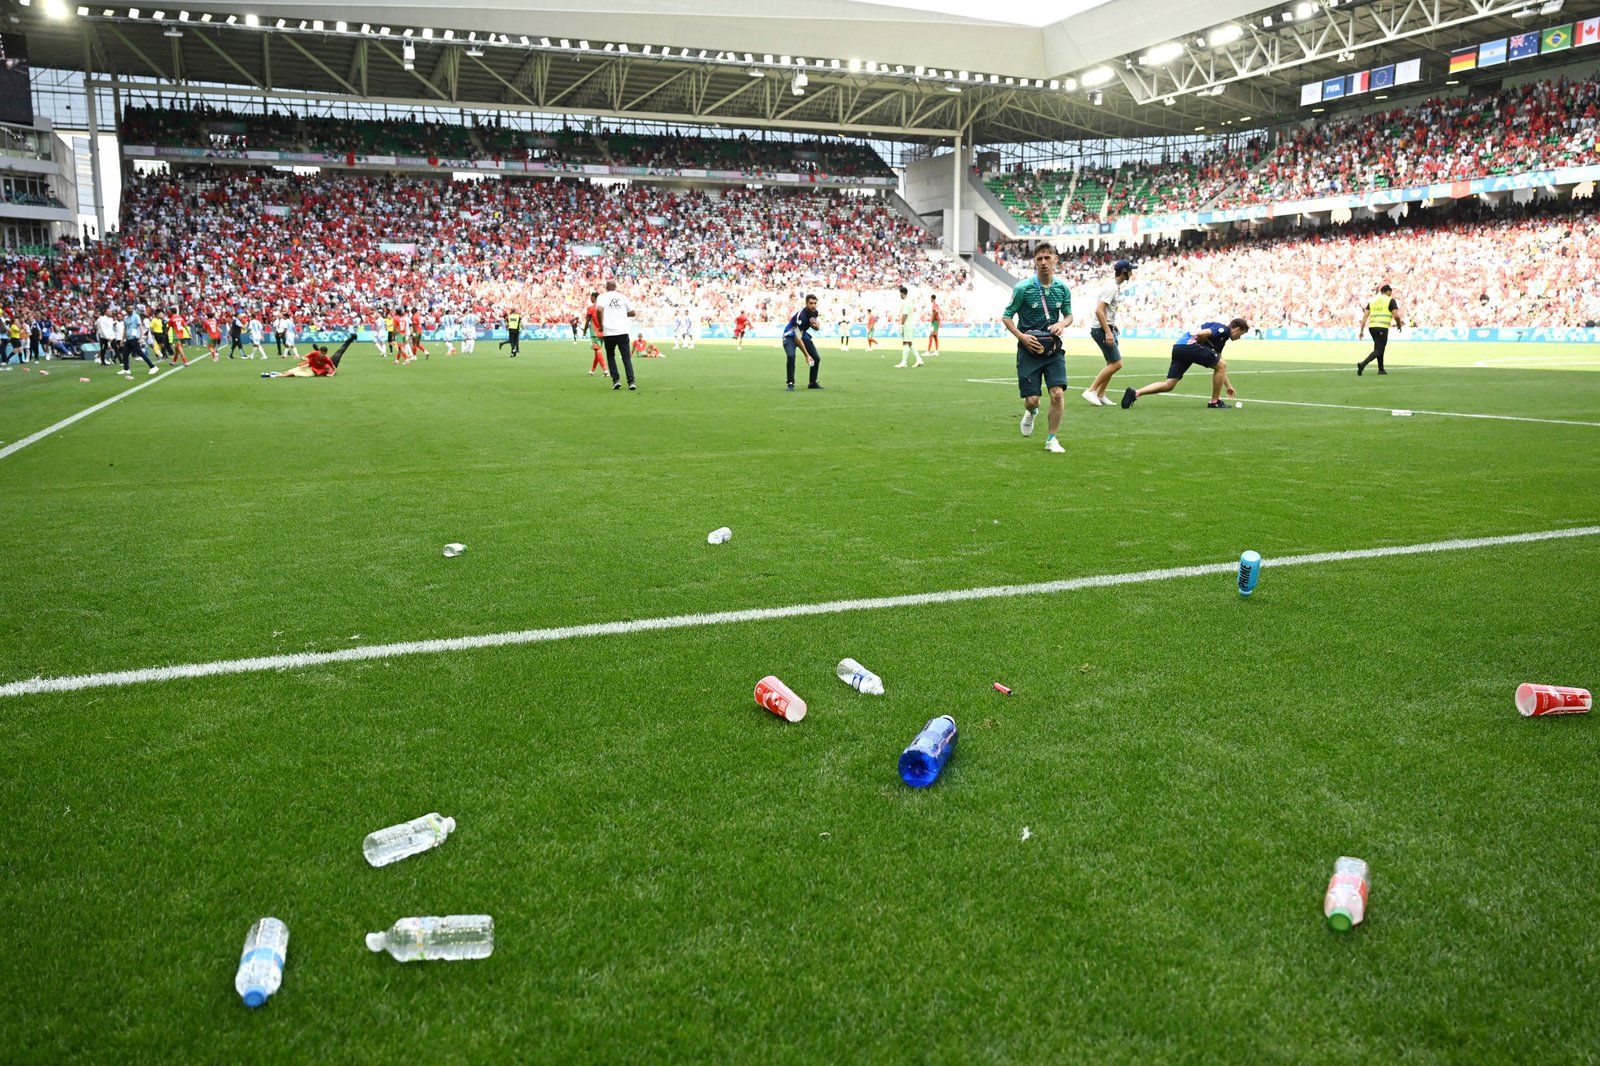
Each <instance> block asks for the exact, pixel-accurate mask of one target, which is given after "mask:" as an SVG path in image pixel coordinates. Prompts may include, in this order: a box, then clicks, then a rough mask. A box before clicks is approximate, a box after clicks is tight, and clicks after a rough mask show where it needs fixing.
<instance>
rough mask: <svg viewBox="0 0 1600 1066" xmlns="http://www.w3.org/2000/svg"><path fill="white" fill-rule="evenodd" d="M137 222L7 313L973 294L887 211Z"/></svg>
mask: <svg viewBox="0 0 1600 1066" xmlns="http://www.w3.org/2000/svg"><path fill="white" fill-rule="evenodd" d="M122 212H123V229H122V233H121V236H120V238H119V239H118V240H116V241H114V242H107V243H106V244H104V245H101V246H99V247H96V248H94V249H93V250H91V251H87V252H71V251H68V252H65V253H63V254H62V255H60V256H59V257H57V258H56V259H55V260H54V261H48V260H44V259H40V258H38V257H31V256H23V257H18V258H13V259H10V260H7V261H5V263H4V266H3V267H0V293H3V294H4V296H5V298H6V300H8V301H9V302H10V304H11V305H13V306H21V307H25V308H29V309H31V312H32V313H35V314H49V315H50V316H52V317H53V318H55V319H56V320H60V321H67V322H70V323H72V324H73V325H74V326H79V325H83V324H86V323H88V322H89V321H91V320H92V319H93V317H94V315H95V314H97V313H98V311H99V309H100V308H102V307H103V306H105V305H107V304H117V305H121V306H126V305H128V304H130V303H136V302H137V303H144V304H146V305H149V304H152V303H160V304H162V305H164V306H171V305H173V304H176V305H177V306H180V307H182V308H184V309H185V310H188V311H190V313H191V314H193V313H194V312H196V311H198V310H212V311H217V312H231V311H232V309H234V308H239V309H241V310H242V311H243V312H244V313H245V314H246V315H247V316H248V315H250V314H267V313H269V312H273V311H276V310H277V309H280V308H281V309H287V310H289V311H290V312H291V313H292V314H294V315H295V316H296V318H297V319H298V320H300V321H301V322H303V323H306V322H309V323H322V324H327V325H329V326H330V327H334V326H340V327H342V326H346V325H360V324H363V323H369V322H371V321H372V319H373V318H374V317H375V316H377V315H379V314H381V313H383V312H385V311H387V310H392V309H394V308H397V307H407V308H411V307H420V308H424V309H427V308H442V307H446V306H448V307H454V308H459V309H467V308H471V309H473V310H476V311H478V313H479V314H480V315H481V316H483V317H484V319H485V321H486V322H488V321H490V320H491V319H492V318H493V316H494V315H495V314H496V313H497V312H498V311H500V310H504V309H511V308H514V309H516V310H518V311H519V312H520V313H521V314H522V315H523V316H524V318H525V320H527V321H529V322H534V323H565V322H567V321H569V320H570V319H571V317H572V316H573V315H574V314H575V313H576V312H577V310H578V309H579V308H580V307H582V306H583V304H584V303H586V302H587V294H588V292H589V291H590V290H591V289H593V288H595V287H597V286H598V284H599V283H600V282H601V281H602V280H603V279H604V278H606V277H611V276H619V277H621V278H622V279H623V281H624V284H626V285H627V286H628V289H629V293H630V296H632V297H633V298H634V300H635V302H636V303H637V304H639V305H640V306H641V307H643V308H646V309H649V310H652V311H653V312H654V313H657V314H659V315H660V316H662V317H663V318H670V317H671V314H672V313H673V309H675V308H676V307H679V306H685V305H690V306H694V307H697V308H699V309H700V310H701V311H702V313H704V314H706V315H708V316H713V317H726V318H730V319H731V317H732V315H733V314H734V313H736V312H737V311H738V310H740V309H744V310H746V311H749V312H751V313H752V314H753V315H754V316H755V317H756V318H757V320H758V321H761V320H764V319H765V318H767V317H768V316H769V315H770V316H774V317H780V318H781V317H783V316H786V315H787V314H788V313H789V312H790V311H791V310H792V307H791V305H792V304H794V303H795V302H796V298H797V297H798V296H799V295H801V290H802V289H806V290H810V289H817V290H822V291H826V292H830V293H833V294H835V296H836V298H840V299H845V300H849V301H854V302H857V303H860V302H865V301H872V300H877V299H878V298H879V297H882V299H883V301H884V302H883V303H882V306H883V307H888V306H890V304H889V302H888V300H889V297H888V295H887V294H888V293H889V292H891V291H892V290H893V288H894V287H896V286H898V285H900V284H910V285H913V286H916V287H918V289H919V290H920V291H923V292H929V291H932V292H937V293H939V294H940V295H941V297H942V302H945V303H946V312H945V314H946V318H947V319H950V320H952V321H954V320H957V319H958V318H959V316H960V315H961V314H962V313H963V311H964V304H963V299H964V297H963V293H964V292H965V291H966V290H967V289H968V288H969V281H968V277H967V274H966V270H965V268H964V267H963V266H959V265H957V264H955V263H953V262H952V261H951V260H950V259H949V258H948V257H947V256H945V255H943V254H942V253H937V252H935V251H934V249H933V242H932V238H930V237H929V236H928V235H927V234H926V233H925V232H924V231H922V230H920V229H919V228H917V227H916V226H914V225H913V224H912V223H910V222H908V221H907V220H905V219H903V218H902V217H900V216H899V215H898V214H896V213H895V212H894V211H893V210H892V209H891V208H890V207H889V206H888V205H887V204H886V203H885V201H883V200H881V199H878V198H875V197H870V196H857V195H850V194H847V193H838V192H834V193H825V192H819V191H812V190H803V191H785V190H779V189H771V188H767V189H745V188H737V189H722V190H710V191H685V190H669V189H666V188H662V187H658V186H653V185H648V184H614V185H600V184H592V183H589V182H586V181H576V180H568V181H503V182H502V181H485V182H452V181H443V180H433V179H423V178H394V177H366V176H357V175H349V174H338V175H333V174H323V175H320V176H317V177H289V176H285V175H281V174H277V173H273V172H270V171H268V172H258V171H246V170H238V169H234V168H206V167H196V168H192V169H190V170H187V171H184V172H181V173H179V174H177V175H174V176H162V177H154V176H152V177H145V178H137V177H136V178H134V179H132V180H131V181H130V183H129V184H128V185H127V186H126V187H125V190H124V198H123V208H122ZM646 320H647V321H650V319H649V318H647V319H646Z"/></svg>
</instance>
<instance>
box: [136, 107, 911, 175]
mask: <svg viewBox="0 0 1600 1066" xmlns="http://www.w3.org/2000/svg"><path fill="white" fill-rule="evenodd" d="M121 133H122V140H123V142H124V143H126V144H143V145H159V146H163V147H170V148H209V149H213V150H217V151H250V150H256V151H283V152H325V153H333V154H341V153H342V154H357V155H395V154H402V155H414V156H422V157H425V158H428V157H431V158H439V159H462V160H481V159H535V158H536V159H542V160H545V161H550V162H563V163H575V164H585V163H591V164H601V163H617V164H620V165H625V166H640V167H649V168H660V169H672V170H677V169H683V168H699V169H705V170H736V171H747V172H758V173H759V172H767V173H777V172H791V173H793V172H798V173H825V174H831V175H839V176H848V177H865V176H873V177H889V176H891V175H892V171H890V169H889V167H888V166H887V164H885V163H884V161H883V160H882V159H881V158H880V157H879V156H878V154H877V153H876V152H874V151H873V150H872V149H871V148H869V147H867V146H866V145H862V144H857V143H854V142H848V141H823V140H808V141H792V140H773V141H768V140H765V139H761V138H759V137H757V138H752V137H749V136H748V135H744V136H739V137H699V136H690V135H687V134H641V133H627V132H619V131H613V130H600V131H598V132H597V133H596V134H594V135H590V134H588V133H583V132H580V131H577V130H572V129H562V130H557V131H552V132H548V133H530V132H529V131H527V130H519V129H512V128H509V127H506V126H503V125H501V124H499V123H498V122H497V121H495V120H492V119H491V120H488V121H480V122H478V123H476V124H474V125H472V126H462V125H454V124H447V123H441V122H426V121H419V120H416V119H415V118H412V119H404V120H383V121H378V120H352V119H347V118H318V117H301V116H292V115H285V114H282V113H269V114H265V115H261V114H244V113H239V112H233V111H226V110H222V109H219V108H214V107H210V106H206V105H197V106H195V107H192V108H187V109H180V108H150V107H133V106H130V107H129V108H127V109H126V112H125V115H124V118H123V122H122V130H121Z"/></svg>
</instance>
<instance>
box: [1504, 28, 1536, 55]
mask: <svg viewBox="0 0 1600 1066" xmlns="http://www.w3.org/2000/svg"><path fill="white" fill-rule="evenodd" d="M1506 54H1507V55H1509V56H1510V57H1511V58H1512V59H1531V58H1533V57H1534V56H1536V55H1538V54H1539V34H1538V32H1537V31H1535V32H1532V33H1519V34H1517V35H1515V36H1514V37H1512V38H1511V40H1510V42H1509V43H1508V44H1507V45H1506Z"/></svg>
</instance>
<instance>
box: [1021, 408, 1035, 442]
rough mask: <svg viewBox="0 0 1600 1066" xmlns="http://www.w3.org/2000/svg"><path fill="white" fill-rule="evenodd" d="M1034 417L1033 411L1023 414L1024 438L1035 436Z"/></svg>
mask: <svg viewBox="0 0 1600 1066" xmlns="http://www.w3.org/2000/svg"><path fill="white" fill-rule="evenodd" d="M1033 416H1034V412H1032V411H1024V412H1022V435H1023V436H1024V437H1031V436H1033Z"/></svg>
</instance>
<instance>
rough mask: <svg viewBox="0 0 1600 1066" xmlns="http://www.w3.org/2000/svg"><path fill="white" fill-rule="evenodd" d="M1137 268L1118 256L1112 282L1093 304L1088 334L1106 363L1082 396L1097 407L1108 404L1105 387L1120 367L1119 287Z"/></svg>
mask: <svg viewBox="0 0 1600 1066" xmlns="http://www.w3.org/2000/svg"><path fill="white" fill-rule="evenodd" d="M1136 269H1137V267H1135V266H1134V264H1133V263H1131V262H1129V261H1128V260H1126V259H1118V260H1117V261H1116V262H1115V263H1113V264H1112V266H1111V271H1112V281H1111V284H1110V285H1107V286H1106V287H1105V288H1104V289H1103V290H1101V292H1100V298H1099V300H1097V301H1096V302H1095V305H1094V325H1093V326H1092V327H1090V329H1089V336H1090V337H1091V338H1093V340H1094V342H1095V343H1096V344H1098V345H1099V346H1100V354H1101V355H1103V356H1105V357H1106V365H1105V366H1104V367H1103V368H1102V369H1101V371H1100V373H1098V374H1096V375H1095V379H1094V382H1093V383H1092V384H1091V385H1090V386H1089V387H1088V388H1087V389H1084V390H1083V398H1084V399H1085V400H1087V401H1089V402H1090V403H1092V404H1094V405H1095V406H1096V407H1108V406H1110V404H1108V403H1107V402H1106V386H1107V385H1109V384H1111V378H1112V375H1114V374H1115V373H1116V372H1117V371H1119V370H1121V369H1122V348H1121V346H1120V345H1119V344H1118V340H1119V338H1120V337H1121V331H1120V330H1118V329H1117V307H1118V306H1119V305H1120V304H1121V303H1122V286H1123V285H1124V284H1126V283H1127V282H1128V280H1129V279H1130V278H1132V277H1133V272H1134V270H1136Z"/></svg>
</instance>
